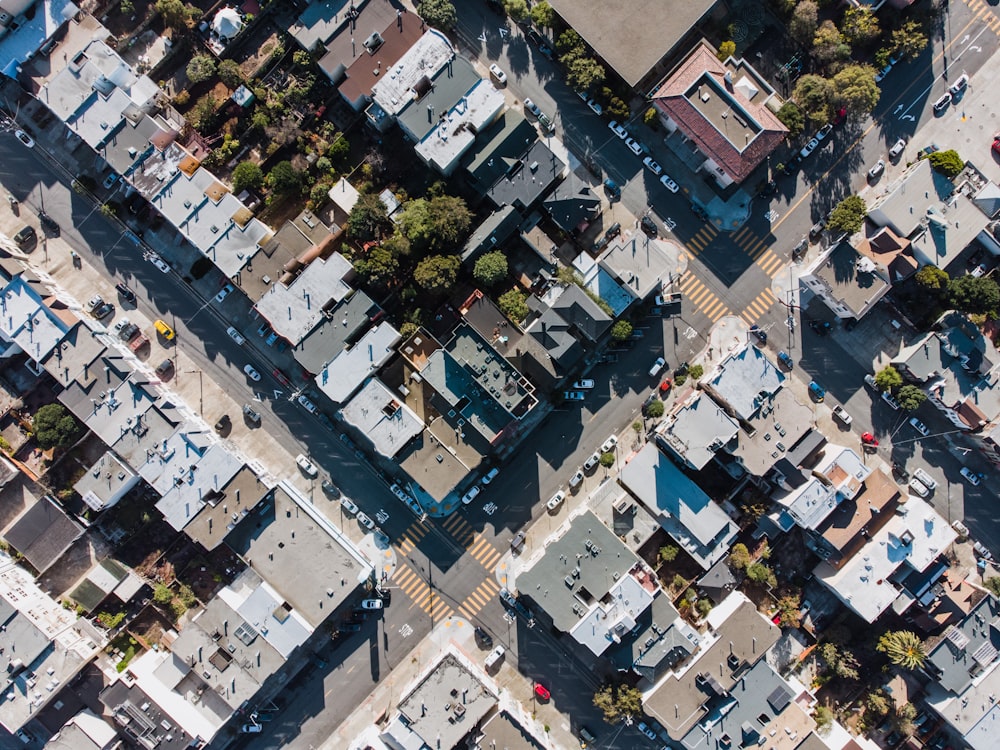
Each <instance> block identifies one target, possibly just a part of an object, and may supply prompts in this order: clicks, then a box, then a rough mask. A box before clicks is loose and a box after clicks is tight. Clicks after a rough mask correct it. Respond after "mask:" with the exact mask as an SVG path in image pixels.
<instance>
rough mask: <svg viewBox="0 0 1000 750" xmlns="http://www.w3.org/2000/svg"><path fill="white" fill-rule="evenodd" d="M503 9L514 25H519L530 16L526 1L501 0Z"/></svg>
mask: <svg viewBox="0 0 1000 750" xmlns="http://www.w3.org/2000/svg"><path fill="white" fill-rule="evenodd" d="M503 9H504V10H505V11H507V15H508V16H510V17H511V18H512V19H513V20H514V21H515V22H516V23H521V21H524V20H525V19H527V18H528V17H529V16H530V15H531V11H530V10H529V9H528V2H527V0H503Z"/></svg>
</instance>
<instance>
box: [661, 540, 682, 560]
mask: <svg viewBox="0 0 1000 750" xmlns="http://www.w3.org/2000/svg"><path fill="white" fill-rule="evenodd" d="M679 552H680V548H678V547H675V546H674V545H672V544H668V545H667V546H666V547H660V562H665V563H670V562H673V561H674V560H676V559H677V554H678V553H679Z"/></svg>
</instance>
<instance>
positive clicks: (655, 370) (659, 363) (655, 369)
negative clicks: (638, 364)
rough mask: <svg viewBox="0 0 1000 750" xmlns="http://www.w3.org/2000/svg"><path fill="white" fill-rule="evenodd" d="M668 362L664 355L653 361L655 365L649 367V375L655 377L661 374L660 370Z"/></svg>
mask: <svg viewBox="0 0 1000 750" xmlns="http://www.w3.org/2000/svg"><path fill="white" fill-rule="evenodd" d="M666 364H667V361H666V360H665V359H664V358H663V357H657V358H656V361H655V362H654V363H653V366H652V367H650V368H649V377H651V378H655V377H656V376H657V375H659V374H660V371H661V370H662V369H663V368H664V366H665V365H666Z"/></svg>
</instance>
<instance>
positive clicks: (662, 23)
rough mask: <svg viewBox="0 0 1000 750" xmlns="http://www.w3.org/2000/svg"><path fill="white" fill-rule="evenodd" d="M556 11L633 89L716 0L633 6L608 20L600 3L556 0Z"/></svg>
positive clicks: (634, 0)
mask: <svg viewBox="0 0 1000 750" xmlns="http://www.w3.org/2000/svg"><path fill="white" fill-rule="evenodd" d="M551 5H552V8H553V10H555V12H556V13H558V14H559V16H560V17H561V18H562V19H563V20H564V21H566V24H567V25H568V26H570V27H572V28H573V29H574V30H575V31H576V32H577V33H578V34H580V36H582V37H583V39H584V41H586V42H587V44H589V45H590V46H591V47H592V48H593V50H594V52H596V53H597V55H598V56H599V57H600V58H601V59H602V60H603V61H604V62H605V63H607V65H608V66H610V67H611V69H612V70H614V71H615V72H616V73H617V74H618V75H619V76H621V77H622V79H623V80H624V81H625V83H627V84H628V85H629V86H631V87H635V86H637V85H638V84H639V83H640V82H641V81H642V80H643V79H644V78H645V77H646V76H647V75H649V74H650V72H651V71H653V70H654V69H655V68H656V67H657V66H658V65H659V63H660V61H661V60H662V59H663V58H664V57H666V56H667V55H669V54H670V53H671V52H672V51H673V49H674V47H676V46H677V44H678V43H679V42H680V41H681V40H682V39H683V38H684V37H685V35H687V34H688V33H689V32H690V31H691V30H692V27H694V26H695V24H697V23H698V22H699V21H701V19H702V18H704V17H705V16H706V15H708V13H709V12H710V11H711V10H712V8H714V7H715V0H697V2H691V3H686V2H682V1H681V0H669V2H661V1H660V0H629V1H628V2H627V3H625V4H624V5H622V6H620V7H618V8H616V9H615V12H614V14H613V15H612V16H611V17H609V14H608V6H607V4H606V3H603V2H600V0H552V3H551Z"/></svg>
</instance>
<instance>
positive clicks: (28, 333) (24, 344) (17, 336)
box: [0, 276, 69, 362]
mask: <svg viewBox="0 0 1000 750" xmlns="http://www.w3.org/2000/svg"><path fill="white" fill-rule="evenodd" d="M68 330H69V326H67V325H66V324H65V323H64V322H63V321H61V320H60V319H59V318H57V317H56V316H55V314H54V313H53V312H52V311H51V310H50V309H49V308H48V307H46V305H45V304H44V302H43V301H42V298H41V297H39V295H38V292H36V291H35V290H34V289H33V288H32V287H31V285H30V284H29V283H28V282H27V281H26V280H25V279H24V277H23V276H15V277H14V278H13V279H11V280H10V282H9V283H8V284H7V286H6V287H4V289H3V291H2V292H0V336H2V337H3V338H4V339H6V340H8V341H13V342H16V343H17V345H18V346H20V347H21V349H22V350H23V351H24V353H25V354H27V355H28V356H29V357H31V359H33V360H34V361H35V362H41V361H42V360H43V359H45V358H46V357H47V356H48V355H49V352H51V351H52V350H53V349H54V348H55V347H56V345H57V344H58V343H59V342H60V341H61V340H62V338H63V336H65V335H66V332H67V331H68Z"/></svg>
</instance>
